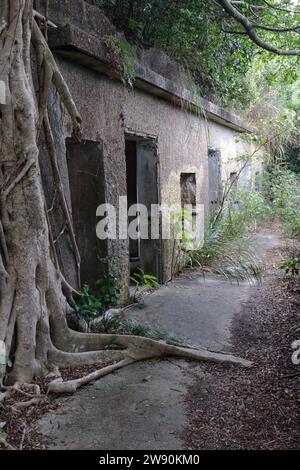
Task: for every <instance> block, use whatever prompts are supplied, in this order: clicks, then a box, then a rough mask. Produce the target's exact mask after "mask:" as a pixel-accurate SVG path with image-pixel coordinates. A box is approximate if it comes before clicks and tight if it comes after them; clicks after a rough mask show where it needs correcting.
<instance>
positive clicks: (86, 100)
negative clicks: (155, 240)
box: [57, 57, 208, 292]
mask: <svg viewBox="0 0 300 470" xmlns="http://www.w3.org/2000/svg"><path fill="white" fill-rule="evenodd" d="M57 61H58V64H59V66H60V69H61V71H62V73H63V75H64V77H65V79H66V81H67V83H68V85H69V87H70V90H71V93H72V95H73V98H74V99H75V101H76V103H77V106H78V108H79V111H80V113H81V115H82V118H83V138H84V139H85V140H92V141H98V140H101V141H102V142H103V155H104V173H105V181H103V184H105V187H106V191H105V193H106V201H107V202H108V203H110V204H113V205H114V206H116V207H118V198H119V196H125V195H126V191H127V189H126V161H125V132H130V133H131V134H135V135H141V134H142V135H143V136H145V137H147V136H149V137H150V136H151V137H152V138H153V137H155V138H156V140H157V149H158V157H159V175H160V177H159V181H158V184H159V193H160V195H161V200H160V202H161V203H162V204H167V205H172V204H176V205H178V206H180V204H181V194H180V175H181V173H195V174H196V183H197V197H196V203H197V204H203V205H204V206H205V207H207V193H208V187H207V184H208V177H207V148H208V142H207V131H206V126H205V121H204V120H203V119H199V118H198V117H197V116H196V115H194V114H191V113H190V112H188V111H186V110H183V109H179V108H177V107H175V106H172V104H171V103H168V102H166V101H164V100H161V99H158V98H157V97H154V96H151V95H149V94H147V93H145V92H142V91H131V90H128V89H126V88H125V87H124V86H123V85H122V84H120V83H118V82H117V81H115V80H109V79H108V78H107V77H105V76H103V75H100V74H98V73H96V72H93V71H91V70H88V69H86V68H84V67H81V66H79V65H77V64H74V63H71V62H67V61H65V60H62V59H61V58H59V57H58V58H57ZM64 129H65V131H64V132H65V136H66V137H67V135H68V129H69V125H68V124H67V123H66V124H65V126H64ZM108 254H109V256H111V257H112V265H113V269H114V273H115V274H116V275H117V277H118V278H119V279H121V280H122V282H121V284H122V286H121V287H122V291H123V292H126V288H127V287H126V286H127V284H128V272H129V271H128V269H129V267H128V262H129V255H128V243H127V242H126V241H123V240H116V241H111V242H110V243H109V249H108ZM171 254H172V246H171V244H170V243H168V242H166V243H164V253H163V259H164V262H163V278H164V280H167V279H169V278H170V267H171Z"/></svg>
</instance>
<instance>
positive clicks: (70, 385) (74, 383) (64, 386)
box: [48, 358, 135, 394]
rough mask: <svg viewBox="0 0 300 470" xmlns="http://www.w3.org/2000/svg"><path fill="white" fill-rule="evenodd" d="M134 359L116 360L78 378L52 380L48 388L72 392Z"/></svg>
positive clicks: (57, 391)
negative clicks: (64, 380)
mask: <svg viewBox="0 0 300 470" xmlns="http://www.w3.org/2000/svg"><path fill="white" fill-rule="evenodd" d="M132 362H135V361H134V360H131V359H130V358H126V359H123V360H122V361H120V362H116V363H115V364H111V365H110V366H107V367H103V368H102V369H98V370H96V371H94V372H92V373H90V374H88V375H85V376H84V377H81V378H80V379H74V380H68V381H66V382H63V380H62V379H57V380H53V381H52V382H51V383H50V385H49V388H48V391H49V392H50V393H57V394H59V393H74V392H75V391H76V390H77V389H78V388H79V387H81V386H82V385H86V384H88V383H90V382H93V381H94V380H97V379H100V378H101V377H104V376H105V375H108V374H111V373H112V372H114V371H116V370H118V369H121V368H122V367H125V366H128V365H129V364H131V363H132Z"/></svg>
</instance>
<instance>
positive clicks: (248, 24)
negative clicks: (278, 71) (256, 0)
mask: <svg viewBox="0 0 300 470" xmlns="http://www.w3.org/2000/svg"><path fill="white" fill-rule="evenodd" d="M215 3H217V4H218V5H219V6H221V7H222V8H223V10H225V11H226V13H227V14H228V15H229V16H230V17H231V18H233V19H234V20H236V21H237V22H238V23H239V24H240V25H241V26H242V27H243V28H244V30H245V32H246V33H247V35H248V36H249V38H250V39H251V40H252V41H253V42H254V43H255V44H256V45H257V46H259V47H261V48H262V49H265V50H267V51H270V52H273V53H275V54H278V55H281V56H297V55H300V49H290V50H284V49H280V48H278V47H276V46H274V45H273V44H269V43H268V42H266V41H263V40H262V39H261V38H260V37H259V36H258V34H257V32H256V31H255V29H256V28H259V29H264V30H268V31H272V32H278V33H282V32H288V28H283V29H282V30H281V29H278V30H277V29H276V28H274V29H273V28H269V27H267V26H264V25H259V24H257V23H253V22H252V21H250V20H249V19H248V18H247V17H246V16H245V15H243V14H242V13H241V12H240V11H239V10H238V9H237V8H235V6H234V2H232V1H230V0H215ZM298 30H299V26H296V27H295V28H294V29H292V30H291V31H294V32H297V31H298ZM291 31H290V32H291Z"/></svg>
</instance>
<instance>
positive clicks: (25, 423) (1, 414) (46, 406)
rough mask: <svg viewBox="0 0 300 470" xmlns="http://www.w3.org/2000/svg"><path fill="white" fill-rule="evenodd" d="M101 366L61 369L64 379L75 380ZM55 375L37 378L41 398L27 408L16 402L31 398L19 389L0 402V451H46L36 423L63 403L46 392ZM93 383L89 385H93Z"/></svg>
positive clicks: (36, 382) (43, 439) (43, 437)
mask: <svg viewBox="0 0 300 470" xmlns="http://www.w3.org/2000/svg"><path fill="white" fill-rule="evenodd" d="M97 369H99V365H97V364H94V365H90V366H80V367H76V368H65V369H61V371H60V372H61V376H62V378H63V380H73V379H77V378H79V377H82V376H84V375H87V374H89V373H91V372H94V371H95V370H97ZM53 379H54V377H53V376H52V377H44V378H41V377H39V378H36V379H35V381H34V383H35V384H36V385H38V386H39V387H40V390H41V401H40V403H38V404H36V405H32V406H29V407H28V408H26V409H17V408H16V403H20V402H24V401H26V400H29V399H30V398H29V397H25V396H24V395H23V394H22V393H20V392H15V393H14V394H13V395H12V396H10V397H9V398H8V399H6V400H5V401H4V402H0V438H1V437H2V436H4V437H5V445H4V444H2V446H1V445H0V450H3V449H5V448H7V449H10V448H13V449H16V450H44V449H46V448H47V445H46V444H47V443H46V440H45V436H43V435H42V434H41V433H39V432H38V430H37V427H36V425H35V423H36V422H37V421H38V420H39V419H40V418H41V417H42V416H43V415H44V414H46V413H49V412H51V411H54V410H56V409H57V408H59V407H60V406H61V400H60V398H62V397H63V395H60V398H57V397H55V395H51V396H50V395H47V389H48V385H49V383H50V382H51V381H52V380H53ZM92 384H93V382H91V383H90V384H89V385H92Z"/></svg>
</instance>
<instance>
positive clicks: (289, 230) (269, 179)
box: [264, 165, 300, 237]
mask: <svg viewBox="0 0 300 470" xmlns="http://www.w3.org/2000/svg"><path fill="white" fill-rule="evenodd" d="M264 189H265V193H266V197H267V198H268V199H269V204H270V207H271V211H272V214H273V215H274V216H276V217H279V218H280V219H281V220H282V221H283V222H284V225H285V231H286V234H287V235H289V236H293V237H297V236H300V177H299V176H297V175H296V174H295V173H293V172H292V171H290V170H287V169H286V168H285V167H281V166H274V165H273V166H271V167H270V168H269V171H268V172H267V173H266V175H265V177H264Z"/></svg>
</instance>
